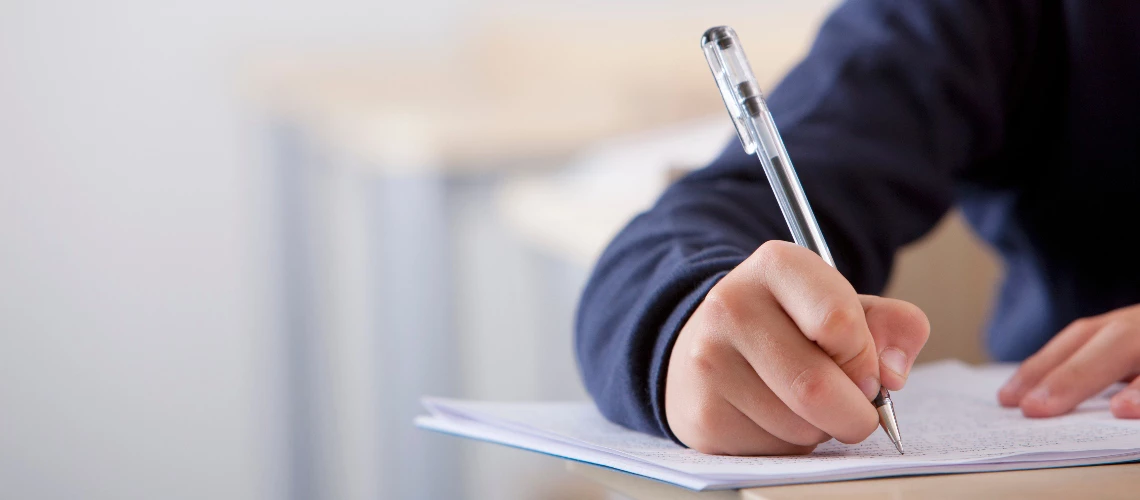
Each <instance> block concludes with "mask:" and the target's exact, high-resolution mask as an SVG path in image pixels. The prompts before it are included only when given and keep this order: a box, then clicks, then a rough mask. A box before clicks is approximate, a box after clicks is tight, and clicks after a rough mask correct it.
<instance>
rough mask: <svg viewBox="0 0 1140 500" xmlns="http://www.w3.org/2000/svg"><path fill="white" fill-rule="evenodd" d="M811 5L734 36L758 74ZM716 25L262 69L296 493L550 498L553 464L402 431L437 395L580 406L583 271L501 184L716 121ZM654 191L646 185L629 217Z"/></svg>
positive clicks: (674, 22) (786, 49)
mask: <svg viewBox="0 0 1140 500" xmlns="http://www.w3.org/2000/svg"><path fill="white" fill-rule="evenodd" d="M818 13H819V12H818V9H817V11H815V12H811V11H809V12H808V13H807V14H805V15H804V17H803V20H804V22H801V23H800V24H796V23H786V22H785V23H776V24H778V26H776V27H773V23H772V22H771V19H761V18H758V19H759V20H765V21H767V23H766V24H767V25H768V29H767V30H765V31H761V30H758V29H756V30H749V29H747V25H738V26H737V29H738V31H740V32H741V34H742V36H749V34H752V33H763V36H764V38H766V39H768V40H769V41H770V42H771V43H768V44H767V47H768V50H766V51H764V50H758V51H757V52H756V54H755V56H754V60H759V61H766V62H767V63H768V64H764V65H763V68H764V69H762V70H761V71H760V78H762V79H765V81H771V80H774V79H775V77H776V76H777V75H779V74H780V73H782V72H783V71H784V70H785V69H786V67H787V65H788V64H789V63H790V62H791V61H792V60H794V59H795V58H796V57H798V55H799V54H800V53H801V52H802V51H803V50H804V44H805V43H806V41H807V40H809V39H810V34H811V29H813V28H814V26H815V22H816V17H815V16H816V15H818ZM712 24H715V23H714V22H713V21H711V20H710V19H708V18H697V17H692V18H685V19H668V18H659V19H649V18H646V17H644V16H638V17H636V18H621V17H620V16H617V17H612V16H611V17H608V18H606V19H588V18H587V19H583V18H569V19H550V18H548V19H541V20H534V19H512V18H510V17H502V18H496V19H495V20H494V21H488V22H487V23H486V26H484V27H482V28H478V29H476V30H475V31H474V32H473V33H472V35H471V36H470V39H469V40H468V42H467V43H463V44H460V45H458V46H457V47H456V48H454V49H453V50H450V51H446V52H438V53H418V54H417V53H399V54H392V53H385V54H348V55H322V56H319V57H318V56H314V57H300V58H297V57H293V58H281V59H275V58H266V59H263V60H262V61H261V62H260V63H259V64H254V65H253V69H252V70H251V71H250V72H249V73H248V74H247V75H246V79H245V80H246V81H245V88H246V89H247V90H248V94H249V96H250V98H251V99H252V101H253V102H255V103H257V105H258V106H259V107H260V108H261V109H262V110H263V111H262V113H263V116H264V117H265V120H266V123H267V128H268V129H269V130H270V132H269V135H270V136H271V141H272V143H273V148H274V151H273V158H272V161H273V163H274V165H273V168H272V175H273V179H271V181H272V182H274V183H275V184H276V186H277V192H278V193H279V198H280V199H279V206H278V208H277V211H278V213H279V221H280V237H279V239H278V246H279V249H278V255H279V259H280V262H279V264H278V266H277V267H278V268H279V269H280V276H279V280H278V281H279V283H278V285H279V286H277V287H276V288H275V289H277V290H279V291H280V292H279V293H280V297H279V303H280V306H279V308H280V311H281V312H280V329H281V334H282V344H283V350H284V357H285V359H284V361H283V364H284V368H285V371H287V374H286V379H285V382H284V384H283V385H284V386H283V387H282V391H283V392H284V393H285V395H286V399H287V400H288V401H287V405H288V411H287V413H288V415H289V422H287V423H286V427H287V428H288V431H287V433H288V434H289V436H288V442H289V444H288V453H289V455H290V459H289V460H290V470H289V472H288V477H289V478H290V479H291V481H292V484H290V485H289V491H290V495H289V496H290V497H291V498H294V499H307V498H362V499H363V498H377V497H390V498H454V497H461V496H464V495H465V494H466V495H470V496H474V497H487V496H491V495H493V496H496V497H498V498H511V497H517V498H535V497H550V496H552V495H554V494H553V493H551V492H553V491H557V490H558V489H560V487H559V486H558V485H557V484H556V476H557V474H561V473H562V472H561V470H560V468H558V467H557V466H556V465H557V462H551V463H545V462H536V463H532V461H527V462H526V463H514V462H512V463H506V464H503V463H497V461H499V459H502V460H508V459H506V458H502V457H503V455H499V454H497V453H499V452H498V451H497V450H491V449H488V448H486V447H466V448H463V447H461V445H460V444H459V443H458V441H454V440H449V439H448V438H446V437H440V436H434V435H430V434H427V433H422V432H418V431H415V430H414V429H413V428H412V426H411V420H412V417H413V416H414V415H416V414H418V413H419V412H420V408H419V403H418V399H419V397H420V396H422V395H425V394H432V395H441V396H461V397H468V398H482V399H575V398H584V397H585V393H584V391H583V390H582V388H581V385H580V382H579V380H578V376H577V373H576V370H575V367H574V361H573V355H572V352H573V351H572V349H571V347H570V345H571V344H570V335H571V332H570V328H571V325H572V312H573V307H574V304H575V302H576V299H577V293H578V290H579V289H580V287H581V285H582V281H583V280H584V276H585V274H584V273H585V269H586V267H587V266H586V265H584V263H583V262H582V261H581V260H572V261H566V260H563V259H561V258H559V256H558V255H552V254H544V253H540V252H534V251H533V250H532V249H531V247H530V246H528V245H525V244H520V243H519V241H520V239H521V238H520V237H519V235H518V233H513V232H512V231H510V230H509V229H508V228H507V226H506V225H505V224H503V223H502V220H501V218H500V217H499V215H500V212H498V211H496V209H495V207H496V204H495V192H496V190H495V186H496V185H497V184H498V183H499V182H500V181H501V180H502V178H503V177H504V176H505V175H508V174H510V173H519V172H536V171H553V170H554V169H555V168H557V167H560V166H562V165H563V164H565V163H566V162H567V161H568V159H569V158H571V157H572V156H573V155H576V154H579V152H580V151H583V150H584V149H586V148H589V147H593V145H595V144H598V143H601V142H604V141H605V140H608V139H609V138H611V137H614V136H623V135H629V134H634V135H635V136H636V134H638V133H641V132H644V131H650V130H654V129H660V128H662V127H668V126H670V125H671V124H678V123H687V122H690V121H692V120H695V119H700V118H701V117H709V116H718V117H719V115H720V114H723V104H722V103H721V102H720V98H719V95H718V94H717V93H716V91H715V87H714V86H713V84H712V80H711V77H710V76H709V75H708V68H707V65H706V63H705V62H704V59H703V56H702V54H701V51H700V50H699V46H698V43H697V40H698V39H699V36H700V34H701V33H702V32H703V31H704V30H705V29H706V28H707V27H708V26H710V25H712ZM793 32H794V33H796V34H794V35H793V34H791V33H793ZM758 38H759V37H758ZM757 41H758V42H759V40H757ZM758 45H759V43H758ZM717 134H718V135H717V136H716V137H715V143H717V144H719V143H721V142H723V137H721V136H719V132H717ZM678 145H680V146H681V148H680V149H682V150H683V149H685V148H686V147H687V146H685V143H684V142H683V141H682V142H679V143H678ZM718 147H719V146H718ZM697 150H699V151H702V152H703V151H704V150H705V149H704V148H703V147H701V148H697ZM697 165H698V163H692V164H686V165H685V166H686V167H693V166H697ZM605 184H608V183H605V182H603V183H601V184H598V185H595V186H594V187H596V188H599V189H600V191H599V192H600V193H605V192H608V190H606V189H604V185H605ZM660 187H661V186H659V185H647V188H649V189H648V190H645V191H643V195H644V196H642V197H641V198H639V200H640V201H639V203H640V202H644V201H646V200H651V198H652V197H653V196H655V193H656V191H657V190H658V189H659V188H660ZM627 194H628V193H627ZM540 197H541V196H540ZM549 201H554V200H549ZM610 212H613V213H617V214H619V215H620V214H624V213H626V210H610ZM547 213H551V212H550V211H547ZM605 215H606V217H604V219H605V221H607V222H606V223H608V224H611V225H613V224H620V221H619V220H616V219H613V218H612V217H610V215H611V214H608V213H607V214H605ZM576 227H578V226H575V225H569V224H568V225H565V226H564V229H565V231H566V232H565V233H564V235H576V234H579V233H575V232H574V231H575V228H576ZM574 240H576V238H572V241H574ZM589 241H592V242H594V243H593V244H594V245H595V246H596V245H597V244H600V242H599V241H597V238H594V239H590V240H589ZM551 464H553V465H554V468H553V469H551V468H550V467H548V466H549V465H551ZM496 467H497V468H498V469H501V470H498V469H496ZM551 470H553V471H554V473H553V474H551V472H550V471H551ZM525 471H530V472H525ZM551 477H554V478H555V479H551ZM527 481H530V484H527ZM544 481H545V482H544ZM507 482H513V484H506V483H507ZM516 483H517V484H516ZM520 484H521V486H520ZM512 488H513V490H512ZM554 496H556V495H554Z"/></svg>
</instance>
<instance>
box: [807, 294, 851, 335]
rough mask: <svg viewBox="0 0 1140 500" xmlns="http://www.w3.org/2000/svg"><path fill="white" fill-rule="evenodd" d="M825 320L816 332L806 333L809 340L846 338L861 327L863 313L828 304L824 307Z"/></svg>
mask: <svg viewBox="0 0 1140 500" xmlns="http://www.w3.org/2000/svg"><path fill="white" fill-rule="evenodd" d="M824 311H825V312H824V313H823V319H822V320H821V321H820V322H819V325H818V326H817V327H816V328H815V331H814V332H804V333H806V334H807V335H808V338H811V339H812V340H818V339H826V338H830V337H841V336H846V335H847V334H849V333H850V332H852V331H855V329H856V328H857V327H858V325H859V320H860V316H862V313H863V311H855V310H854V308H851V307H844V306H840V305H836V304H834V303H832V304H826V305H824Z"/></svg>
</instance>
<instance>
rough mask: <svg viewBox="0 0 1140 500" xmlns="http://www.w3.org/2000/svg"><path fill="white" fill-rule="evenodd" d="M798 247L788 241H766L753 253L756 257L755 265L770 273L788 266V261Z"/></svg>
mask: <svg viewBox="0 0 1140 500" xmlns="http://www.w3.org/2000/svg"><path fill="white" fill-rule="evenodd" d="M796 248H797V247H796V246H795V245H793V244H790V243H788V242H786V241H781V240H768V241H765V242H764V243H763V244H762V245H760V248H757V249H756V252H755V253H753V255H754V256H755V257H756V259H755V265H756V266H757V267H758V268H759V269H760V270H761V271H762V274H765V275H767V274H770V273H771V272H772V271H776V270H779V269H782V268H784V267H786V265H787V264H786V263H787V262H788V261H789V260H790V259H792V258H793V256H794V252H795V249H796Z"/></svg>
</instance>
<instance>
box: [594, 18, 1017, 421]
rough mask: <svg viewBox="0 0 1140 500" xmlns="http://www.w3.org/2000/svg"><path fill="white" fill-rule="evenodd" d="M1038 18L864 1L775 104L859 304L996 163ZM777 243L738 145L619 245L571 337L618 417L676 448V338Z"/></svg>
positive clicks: (779, 223)
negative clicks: (733, 276) (727, 280)
mask: <svg viewBox="0 0 1140 500" xmlns="http://www.w3.org/2000/svg"><path fill="white" fill-rule="evenodd" d="M1032 9H1033V6H1032V5H1031V2H1027V5H1021V4H1019V3H1016V2H1011V1H1009V2H1007V1H1001V0H997V1H993V2H982V1H976V2H975V1H966V0H940V1H934V0H932V1H916V0H897V1H888V0H882V1H873V0H866V1H855V0H852V1H849V2H847V3H845V4H844V5H842V6H841V7H840V8H839V9H837V10H836V11H835V12H834V13H833V14H832V15H831V16H830V17H829V18H828V19H827V21H826V22H825V23H824V25H823V26H822V28H821V29H820V32H819V35H818V37H817V39H816V41H815V43H814V44H813V46H812V48H811V51H810V52H809V54H808V56H807V57H806V58H805V60H804V61H803V62H801V63H800V64H799V65H798V66H797V67H795V68H794V69H793V70H792V71H791V72H790V73H789V74H788V75H787V76H786V78H785V80H784V81H783V82H782V83H781V84H780V85H779V86H778V88H777V89H776V90H775V91H774V92H773V93H772V94H771V96H770V98H769V99H768V102H769V106H770V108H771V111H772V114H773V116H774V117H775V119H776V123H777V125H778V127H779V129H780V131H781V134H782V135H783V138H784V141H785V144H786V146H787V149H788V152H789V154H790V156H791V158H792V161H793V162H794V163H795V166H796V168H797V170H798V171H799V174H800V179H801V182H802V183H803V185H804V190H805V191H806V193H807V195H808V199H809V200H810V201H811V204H812V208H813V210H814V212H815V214H816V216H817V218H818V219H819V222H820V226H821V228H822V229H823V234H824V235H825V237H826V238H827V241H828V244H829V245H830V247H831V251H832V253H833V254H834V256H835V258H836V262H837V266H838V268H839V270H840V271H841V272H842V273H843V274H844V276H846V277H847V279H848V280H850V281H851V283H852V284H853V285H854V286H855V288H856V290H858V291H859V292H860V293H880V292H881V291H882V289H883V287H884V285H885V283H886V281H887V278H888V274H889V272H890V268H891V263H892V260H893V257H894V253H895V251H896V250H897V249H898V248H899V247H901V246H902V245H905V244H907V243H909V242H911V241H914V240H915V239H917V238H919V237H920V236H922V235H923V234H924V233H926V232H927V231H928V230H929V229H930V228H931V227H932V226H933V225H934V224H935V223H936V222H937V221H938V220H939V219H940V218H941V217H942V216H943V215H944V214H945V213H946V211H947V210H948V209H949V208H950V206H951V204H952V202H953V189H954V185H953V183H954V178H955V175H956V174H957V173H958V172H960V171H961V170H962V169H965V168H967V167H968V166H970V165H971V164H974V163H976V162H978V161H981V160H982V159H984V158H986V157H987V156H992V155H993V154H995V151H997V150H998V149H999V148H1000V144H1001V138H1002V135H1003V127H1004V126H1005V124H1004V115H1005V111H1004V110H1005V108H1006V103H1007V101H1008V100H1009V99H1010V90H1009V89H1010V88H1011V86H1012V85H1015V84H1016V82H1013V81H1012V80H1013V79H1014V78H1013V77H1012V75H1015V74H1017V71H1016V65H1017V64H1018V61H1019V58H1020V57H1021V56H1022V54H1023V53H1024V52H1025V51H1026V50H1028V49H1027V47H1030V46H1031V45H1030V43H1029V41H1030V40H1031V39H1032V38H1033V36H1034V35H1033V32H1034V29H1035V28H1034V24H1033V23H1034V19H1035V16H1036V13H1035V12H1033V11H1032ZM747 36H748V35H747V33H745V34H742V39H743V42H744V45H745V47H746V48H747V47H748V46H749V43H750V42H749V39H748V38H747ZM694 50H697V49H696V48H695V47H694ZM709 92H715V88H714V86H713V82H712V78H711V77H710V78H709ZM725 120H726V124H727V120H728V118H727V117H725ZM771 239H783V240H790V233H789V232H788V229H787V227H786V226H785V225H784V221H783V217H782V216H781V215H780V211H779V207H778V206H777V204H776V201H775V198H774V197H773V195H772V192H771V188H770V187H769V185H768V181H767V179H766V178H765V177H764V174H763V171H762V170H761V168H760V165H759V163H758V161H757V160H756V159H755V157H751V156H748V155H746V154H745V153H744V152H743V150H742V149H741V147H740V145H739V144H738V143H735V142H734V143H733V144H732V145H730V146H729V147H728V148H727V149H726V150H725V151H724V153H722V154H721V156H720V157H719V158H718V159H717V160H715V161H714V162H713V163H712V164H711V165H710V166H708V167H706V168H704V169H701V170H698V171H696V172H694V173H692V174H690V175H688V176H686V177H685V178H683V179H682V180H680V181H678V182H677V183H675V184H674V185H673V186H671V187H670V188H669V189H667V190H666V192H665V193H664V194H663V195H662V196H661V198H660V199H659V200H658V202H657V203H656V205H655V206H654V207H653V208H652V209H650V210H649V211H648V212H646V213H643V214H641V215H639V216H638V217H637V218H635V219H634V220H633V221H632V222H630V223H629V225H628V226H627V227H626V228H625V229H624V230H623V231H622V232H621V233H620V234H619V235H618V236H617V237H616V238H615V239H614V241H613V242H612V243H611V244H610V246H609V247H608V248H607V249H606V251H605V252H604V253H603V255H602V256H601V258H600V260H599V261H598V263H597V266H596V268H595V269H594V271H593V274H592V276H591V278H590V280H589V282H588V284H587V286H586V289H585V291H584V292H583V295H582V299H581V302H580V304H579V309H578V316H577V325H576V338H575V343H576V349H577V355H578V361H579V366H580V369H581V372H582V377H583V380H584V381H585V384H586V387H587V389H588V390H589V392H590V394H591V395H592V396H593V398H594V400H595V402H596V403H597V406H598V408H599V409H600V410H601V412H602V413H603V414H604V415H605V416H606V417H607V418H609V419H610V420H612V421H614V422H616V423H619V424H622V425H624V426H626V427H629V428H632V429H635V430H639V431H643V432H647V433H650V434H654V435H658V436H667V437H670V438H673V439H674V440H675V439H676V438H675V437H674V436H673V435H672V433H671V432H670V430H669V426H668V424H667V422H666V420H665V413H664V412H665V405H664V397H665V370H666V367H667V365H668V359H669V353H670V351H671V349H672V345H673V342H674V340H675V339H676V336H677V332H678V331H679V330H680V328H681V326H682V325H683V324H684V322H685V321H686V320H687V319H688V317H689V315H690V314H691V313H692V311H693V309H694V308H696V306H697V305H698V304H699V303H700V301H701V299H702V298H703V297H704V296H705V294H706V293H707V292H708V290H709V288H711V287H712V286H713V285H714V284H716V282H717V280H719V279H720V278H721V277H723V276H724V275H725V274H726V273H728V272H729V271H730V270H732V269H733V268H734V267H735V266H736V265H737V264H739V263H740V262H741V261H743V260H744V259H745V258H746V257H748V256H749V255H750V254H751V253H752V252H753V251H754V250H755V249H756V248H757V247H758V246H760V244H762V243H763V242H764V241H767V240H771Z"/></svg>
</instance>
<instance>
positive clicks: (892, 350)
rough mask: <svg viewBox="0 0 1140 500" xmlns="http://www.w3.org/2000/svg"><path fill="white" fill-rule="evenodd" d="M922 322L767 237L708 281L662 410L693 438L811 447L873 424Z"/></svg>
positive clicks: (673, 363) (735, 446) (922, 331)
mask: <svg viewBox="0 0 1140 500" xmlns="http://www.w3.org/2000/svg"><path fill="white" fill-rule="evenodd" d="M929 332H930V326H929V324H928V323H927V320H926V315H924V314H923V313H922V311H921V310H919V309H918V308H917V307H915V306H913V305H911V304H908V303H906V302H902V301H899V300H893V299H885V298H881V297H873V296H867V295H858V294H856V293H855V289H854V288H852V287H851V284H850V283H848V282H847V280H846V279H844V277H843V275H841V274H840V273H839V271H836V270H835V269H834V268H832V267H831V266H829V265H827V263H825V262H824V261H823V259H821V258H819V256H818V255H816V254H814V253H812V252H811V251H810V250H808V249H806V248H803V247H800V246H796V245H794V244H791V243H788V242H783V241H770V242H768V243H765V244H764V245H763V246H761V247H760V248H759V249H758V250H756V252H755V253H754V254H752V256H750V257H749V258H748V259H747V260H745V261H744V262H743V263H741V264H740V265H739V266H737V267H736V269H734V270H732V272H730V273H728V275H726V276H725V277H724V278H723V279H722V280H721V281H720V282H719V283H717V284H716V286H714V287H713V288H712V289H711V290H710V291H709V293H708V296H706V297H705V300H704V301H703V302H702V303H701V304H700V305H699V306H698V307H697V308H696V310H695V311H694V312H693V315H692V316H691V317H690V318H689V320H688V322H686V323H685V325H684V326H683V327H682V328H681V332H680V334H679V335H678V336H677V342H676V344H674V346H673V350H672V354H671V357H670V359H669V366H668V372H667V374H666V379H665V415H666V419H667V420H668V423H669V427H670V429H672V431H673V434H675V435H676V436H677V439H680V440H681V442H682V443H685V445H687V446H689V447H690V448H693V449H696V450H698V451H701V452H704V453H715V454H730V455H783V454H797V453H809V452H811V451H812V450H813V449H814V448H815V446H816V445H817V444H819V443H822V442H824V441H827V440H829V439H831V438H832V437H835V438H836V439H838V440H840V441H842V442H844V443H857V442H859V441H862V440H863V439H865V438H866V437H867V436H869V435H870V434H871V433H872V432H874V431H875V429H876V428H877V427H878V422H879V418H878V414H877V413H876V411H875V408H874V407H873V406H872V405H871V404H870V400H871V399H873V398H874V397H875V394H877V393H878V391H879V386H880V381H881V384H882V385H883V386H885V387H887V389H890V390H898V389H902V387H903V384H904V383H905V382H906V377H907V374H908V373H909V371H910V367H911V364H912V363H913V362H914V358H915V356H917V355H918V352H919V351H920V350H921V349H922V346H923V345H924V344H926V338H927V336H928V334H929Z"/></svg>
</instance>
